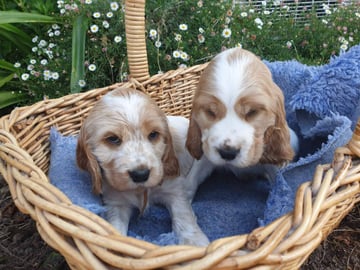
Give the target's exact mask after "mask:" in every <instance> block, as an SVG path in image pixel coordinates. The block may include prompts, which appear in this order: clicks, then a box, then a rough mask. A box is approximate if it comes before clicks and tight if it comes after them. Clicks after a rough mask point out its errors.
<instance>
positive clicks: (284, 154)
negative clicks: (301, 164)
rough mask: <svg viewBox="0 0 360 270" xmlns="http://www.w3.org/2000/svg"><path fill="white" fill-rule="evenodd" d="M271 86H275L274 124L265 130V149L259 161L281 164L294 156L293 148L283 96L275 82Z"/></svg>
mask: <svg viewBox="0 0 360 270" xmlns="http://www.w3.org/2000/svg"><path fill="white" fill-rule="evenodd" d="M273 88H276V89H275V90H276V91H273V92H274V98H275V99H276V109H275V116H276V119H275V125H274V126H271V127H269V128H268V129H267V130H266V131H265V135H264V144H265V149H264V153H263V156H262V157H261V159H260V162H261V163H270V164H275V165H279V166H282V165H285V164H287V163H288V162H290V161H291V160H292V159H293V158H294V150H293V149H292V147H291V143H290V129H289V126H288V125H287V122H286V115H285V108H284V96H283V94H282V91H281V90H280V88H279V87H278V86H277V85H276V84H275V83H273Z"/></svg>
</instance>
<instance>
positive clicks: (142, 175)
mask: <svg viewBox="0 0 360 270" xmlns="http://www.w3.org/2000/svg"><path fill="white" fill-rule="evenodd" d="M128 173H129V175H130V177H131V179H132V180H133V181H134V182H135V183H143V182H146V181H147V180H148V178H149V175H150V170H149V169H137V170H132V171H128Z"/></svg>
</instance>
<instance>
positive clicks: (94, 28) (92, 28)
mask: <svg viewBox="0 0 360 270" xmlns="http://www.w3.org/2000/svg"><path fill="white" fill-rule="evenodd" d="M90 31H91V32H92V33H96V32H97V31H99V26H97V25H96V24H93V25H92V26H90Z"/></svg>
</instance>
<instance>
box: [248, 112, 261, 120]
mask: <svg viewBox="0 0 360 270" xmlns="http://www.w3.org/2000/svg"><path fill="white" fill-rule="evenodd" d="M259 112H260V110H258V109H250V110H249V111H248V112H247V113H246V114H245V117H246V119H248V120H249V119H251V118H254V117H255V116H257V115H258V114H259Z"/></svg>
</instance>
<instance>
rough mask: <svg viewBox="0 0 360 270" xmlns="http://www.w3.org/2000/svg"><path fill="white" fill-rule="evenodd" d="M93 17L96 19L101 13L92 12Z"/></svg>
mask: <svg viewBox="0 0 360 270" xmlns="http://www.w3.org/2000/svg"><path fill="white" fill-rule="evenodd" d="M93 17H94V18H95V19H98V18H100V17H101V13H100V12H94V13H93Z"/></svg>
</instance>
